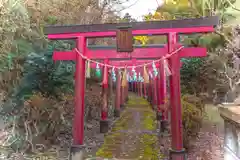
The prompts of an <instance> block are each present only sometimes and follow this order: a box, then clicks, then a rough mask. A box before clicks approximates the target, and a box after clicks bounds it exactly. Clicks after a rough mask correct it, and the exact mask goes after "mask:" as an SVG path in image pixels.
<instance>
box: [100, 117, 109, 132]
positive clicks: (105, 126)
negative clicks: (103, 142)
mask: <svg viewBox="0 0 240 160" xmlns="http://www.w3.org/2000/svg"><path fill="white" fill-rule="evenodd" d="M108 129H109V121H108V120H100V133H107V132H108Z"/></svg>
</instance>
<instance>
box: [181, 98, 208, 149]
mask: <svg viewBox="0 0 240 160" xmlns="http://www.w3.org/2000/svg"><path fill="white" fill-rule="evenodd" d="M182 108H183V111H182V113H183V114H182V118H183V141H184V147H185V148H186V149H187V148H188V147H189V145H190V143H189V142H191V140H193V139H194V138H197V135H198V133H199V131H200V128H201V125H202V121H203V118H204V117H203V111H204V103H203V101H202V100H201V99H199V98H197V97H195V96H192V95H184V96H183V97H182Z"/></svg>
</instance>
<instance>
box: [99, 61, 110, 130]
mask: <svg viewBox="0 0 240 160" xmlns="http://www.w3.org/2000/svg"><path fill="white" fill-rule="evenodd" d="M104 63H105V64H108V59H105V60H104ZM102 96H103V105H102V110H101V121H100V133H106V132H108V120H107V118H108V67H107V66H104V68H103V82H102Z"/></svg>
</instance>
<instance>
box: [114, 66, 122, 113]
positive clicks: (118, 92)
mask: <svg viewBox="0 0 240 160" xmlns="http://www.w3.org/2000/svg"><path fill="white" fill-rule="evenodd" d="M120 103H121V73H120V71H119V70H118V71H117V82H116V96H115V110H114V116H115V117H120Z"/></svg>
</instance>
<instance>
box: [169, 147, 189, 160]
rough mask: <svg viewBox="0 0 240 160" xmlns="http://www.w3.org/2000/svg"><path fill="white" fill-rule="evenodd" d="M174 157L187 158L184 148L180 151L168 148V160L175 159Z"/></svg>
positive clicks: (182, 159) (185, 159)
mask: <svg viewBox="0 0 240 160" xmlns="http://www.w3.org/2000/svg"><path fill="white" fill-rule="evenodd" d="M175 159H181V160H187V154H186V150H185V149H184V148H183V149H182V150H180V151H178V150H173V149H170V150H169V160H175Z"/></svg>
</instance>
